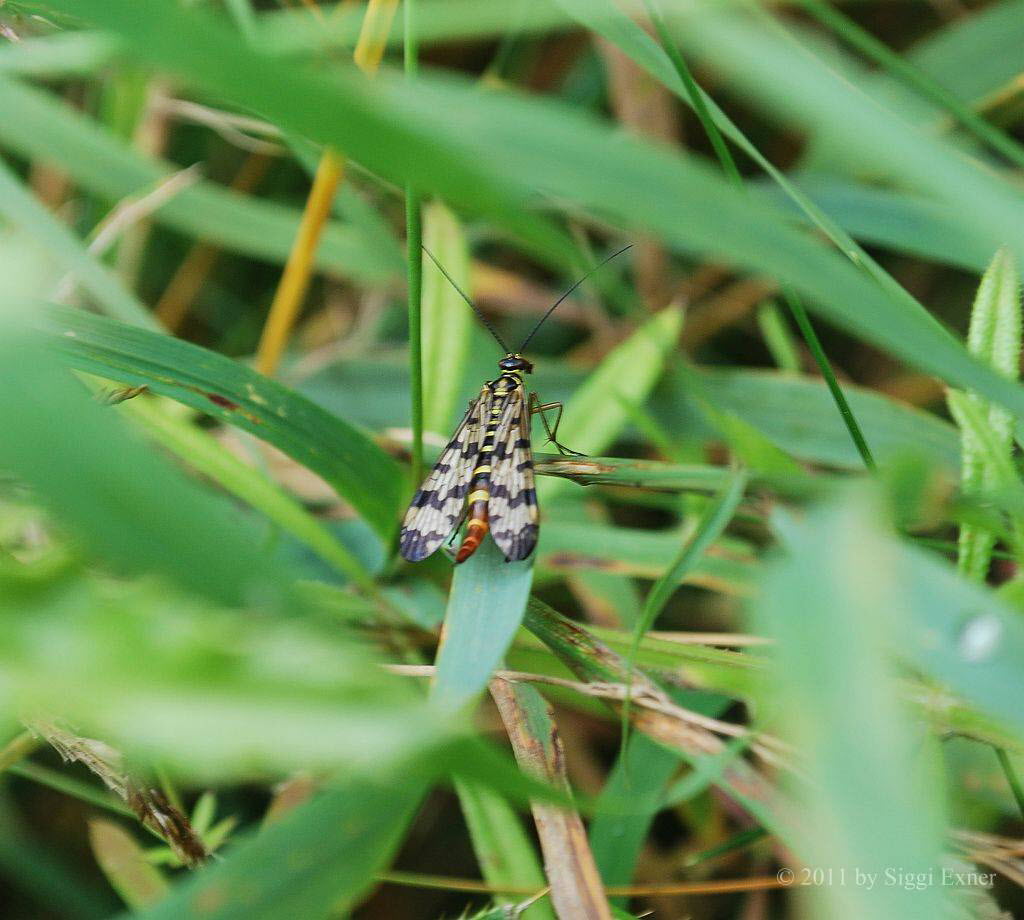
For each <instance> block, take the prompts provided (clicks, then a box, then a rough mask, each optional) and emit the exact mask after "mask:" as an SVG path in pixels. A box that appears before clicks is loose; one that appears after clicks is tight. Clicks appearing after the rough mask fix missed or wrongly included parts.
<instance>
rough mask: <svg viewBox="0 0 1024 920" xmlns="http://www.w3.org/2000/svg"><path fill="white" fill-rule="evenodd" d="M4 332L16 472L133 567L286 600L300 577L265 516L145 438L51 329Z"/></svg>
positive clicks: (8, 461)
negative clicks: (216, 489)
mask: <svg viewBox="0 0 1024 920" xmlns="http://www.w3.org/2000/svg"><path fill="white" fill-rule="evenodd" d="M124 328H126V329H127V328H129V327H124ZM3 333H4V335H3V338H4V341H3V345H2V346H0V354H2V364H3V366H4V367H5V368H6V372H5V373H4V374H3V375H2V378H0V424H2V426H3V428H4V430H5V431H6V432H7V437H5V438H4V439H3V443H2V444H0V466H2V467H3V469H4V470H6V471H7V472H9V473H14V474H16V475H17V476H18V477H19V478H20V479H21V480H22V481H24V482H26V483H28V484H29V485H30V486H32V488H33V489H34V490H35V491H36V493H37V494H38V496H39V498H40V499H41V500H42V501H43V502H44V503H45V504H46V505H47V506H48V507H49V508H50V509H51V510H52V512H53V513H54V514H55V515H56V517H57V519H58V520H59V521H60V522H61V524H63V525H65V526H67V527H68V528H70V529H71V530H72V531H73V532H74V533H75V534H76V535H77V536H78V537H79V538H80V539H81V540H82V541H83V543H84V545H85V546H87V547H88V549H89V551H90V552H91V553H94V554H95V555H96V556H98V557H100V558H103V559H105V560H107V561H108V562H110V563H113V564H114V565H115V567H117V568H119V569H121V570H127V571H132V572H137V573H144V572H161V573H163V574H164V575H166V576H167V577H169V578H171V579H173V580H174V581H177V582H178V583H179V584H182V585H185V586H187V587H189V588H191V589H192V590H195V591H199V592H201V593H203V594H206V595H207V596H209V597H211V598H215V599H217V600H221V601H227V602H233V603H241V602H243V601H245V600H252V599H255V598H256V597H258V596H259V595H260V594H266V597H267V599H270V598H275V597H276V598H277V599H278V600H279V599H280V597H281V594H282V592H283V591H286V590H287V585H288V581H287V579H286V578H285V577H284V570H283V569H282V568H281V567H280V566H278V565H277V564H274V563H272V562H271V560H270V559H269V558H268V553H267V552H266V551H265V550H263V549H261V548H260V541H259V539H258V536H257V533H258V531H257V529H256V527H255V525H254V523H253V522H251V521H248V520H245V519H244V518H243V517H242V515H241V514H240V513H239V512H238V511H236V510H234V509H232V508H231V507H230V506H229V505H228V504H227V503H226V502H224V501H223V500H222V499H220V498H219V497H216V496H214V495H212V494H210V493H209V492H208V491H207V490H205V489H203V488H200V487H199V486H198V485H196V484H194V483H193V482H191V481H189V480H188V479H187V478H186V477H185V476H183V475H182V474H181V473H180V472H179V471H178V470H176V469H175V468H174V467H173V466H172V465H171V464H170V463H169V462H168V461H167V460H166V459H165V458H163V457H162V456H159V455H158V454H156V453H154V452H153V451H151V450H150V449H149V448H148V447H147V446H146V445H145V444H143V443H141V442H140V441H139V440H138V439H136V438H133V437H132V436H131V435H130V434H129V432H128V431H126V430H125V428H124V426H123V425H122V424H121V423H120V422H119V421H118V419H117V418H116V417H115V416H114V415H113V414H112V413H111V412H109V411H107V410H106V409H105V408H104V407H102V406H100V405H99V404H98V403H97V402H95V401H94V400H93V399H91V398H90V396H89V395H88V393H87V392H86V391H85V389H84V388H82V387H81V386H80V385H79V384H78V383H77V382H76V381H74V380H73V379H72V378H71V376H70V375H69V374H68V372H67V370H66V369H65V368H64V367H63V366H62V365H61V362H60V361H59V360H58V359H57V357H56V356H55V355H54V354H53V353H52V352H51V351H50V350H49V349H48V347H47V343H46V342H45V341H43V340H42V338H41V337H40V336H36V335H31V334H29V333H26V332H24V331H21V330H18V331H15V330H14V329H13V328H12V327H11V326H9V325H8V326H5V328H4V330H3ZM143 334H144V335H148V336H152V337H153V338H154V339H155V340H157V341H163V337H162V336H157V335H154V334H153V333H143Z"/></svg>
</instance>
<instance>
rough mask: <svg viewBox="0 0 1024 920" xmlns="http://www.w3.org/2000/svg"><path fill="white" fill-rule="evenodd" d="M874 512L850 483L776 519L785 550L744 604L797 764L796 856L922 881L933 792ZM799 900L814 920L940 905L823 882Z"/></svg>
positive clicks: (931, 868) (936, 840) (883, 888)
mask: <svg viewBox="0 0 1024 920" xmlns="http://www.w3.org/2000/svg"><path fill="white" fill-rule="evenodd" d="M877 518H878V508H877V507H876V506H873V505H872V502H871V501H870V500H867V497H866V496H865V495H863V494H862V493H860V492H858V493H856V494H855V495H850V496H848V498H847V501H845V502H844V503H843V504H842V505H840V506H838V507H832V508H828V509H825V510H818V511H817V512H816V513H815V514H814V515H813V516H811V517H810V518H809V519H808V520H807V522H806V523H803V524H801V525H796V524H795V523H790V522H788V519H787V520H786V522H784V525H783V526H784V532H783V541H784V545H785V547H786V551H787V555H786V558H785V559H783V560H780V561H779V562H778V563H777V564H776V565H775V566H774V567H773V568H772V570H771V572H770V573H769V575H768V577H767V578H766V580H765V583H764V588H763V594H762V596H761V597H760V598H759V600H758V601H757V602H756V604H755V607H754V616H755V620H754V623H755V627H756V628H757V629H758V630H762V631H764V633H765V634H767V635H769V636H771V637H773V638H775V639H776V640H777V643H778V644H777V645H776V646H775V648H774V649H773V653H774V657H775V660H776V663H777V665H776V667H777V670H776V672H775V677H774V681H773V693H772V695H771V697H770V699H771V702H770V703H769V702H768V698H767V697H766V699H765V705H766V707H768V708H767V709H763V710H762V712H766V713H768V712H770V713H779V714H780V716H781V719H782V721H783V723H784V725H785V728H786V732H787V734H788V737H789V739H790V740H792V741H793V742H794V743H795V744H796V746H797V750H798V751H799V754H800V756H801V764H802V765H803V766H804V769H805V770H806V773H807V779H808V782H806V783H802V784H800V785H799V786H797V787H796V788H795V789H794V792H793V795H794V797H795V801H793V802H792V805H791V807H793V808H794V809H797V810H798V811H799V814H800V816H801V818H800V820H799V829H798V835H797V837H796V839H794V840H793V841H791V846H793V847H794V850H795V855H796V856H797V857H798V858H800V859H801V860H805V861H806V862H807V864H808V865H812V864H813V865H815V866H822V867H828V869H830V870H832V871H833V872H835V873H839V872H845V873H847V874H848V875H849V876H851V877H852V875H853V873H854V872H855V871H856V870H858V869H859V870H860V871H861V872H862V873H871V874H872V876H873V877H874V878H875V879H876V880H882V879H885V878H886V875H885V873H886V871H890V872H891V871H892V870H893V867H901V868H902V869H903V871H904V872H908V873H918V872H920V873H925V877H927V873H929V872H932V873H938V872H940V869H939V866H940V857H941V844H942V837H943V831H944V829H943V827H942V819H941V804H940V802H941V799H940V796H939V794H938V790H937V788H935V785H934V779H935V777H934V776H930V775H929V774H928V773H927V771H924V770H923V769H922V764H921V752H920V741H919V732H918V730H917V729H916V728H915V727H914V726H913V725H912V724H911V723H910V721H909V719H908V718H907V714H906V713H905V711H904V708H903V704H902V702H901V699H900V696H901V695H900V692H899V689H898V685H897V682H896V677H895V674H894V672H893V670H892V667H891V665H890V664H889V663H888V662H887V655H886V652H887V649H888V646H889V644H890V642H891V641H892V640H891V637H892V636H893V635H894V634H895V635H899V634H900V630H901V629H903V628H905V626H906V620H905V613H904V610H905V608H903V607H901V606H900V604H899V601H898V597H899V592H900V589H901V584H902V582H901V579H900V577H899V574H898V572H899V570H898V569H897V568H896V567H894V566H893V564H892V559H891V555H890V553H889V552H888V549H887V542H888V541H886V540H885V539H884V537H882V536H881V535H880V534H879V533H878V530H877V525H876V524H875V521H876V520H877ZM867 572H870V573H871V577H870V579H868V578H865V573H867ZM805 897H806V901H807V905H808V909H810V910H811V912H812V913H813V914H815V915H816V916H828V917H835V918H844V920H845V918H850V920H854V918H858V920H859V918H863V917H877V918H880V920H881V918H892V920H896V918H903V917H907V916H910V915H918V914H919V913H920V912H921V911H925V912H928V913H930V914H931V915H932V916H941V915H942V914H943V913H944V911H945V910H946V909H947V908H948V901H947V897H948V895H947V891H946V890H945V889H944V888H943V886H941V885H939V884H935V885H931V886H928V887H926V888H925V889H923V890H921V891H916V890H908V889H907V888H905V887H902V886H899V885H884V884H876V885H875V886H873V887H869V886H868V885H866V884H861V885H856V884H854V885H836V884H832V885H823V886H821V887H816V888H813V889H808V890H807V892H806V895H805Z"/></svg>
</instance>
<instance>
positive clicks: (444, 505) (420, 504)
mask: <svg viewBox="0 0 1024 920" xmlns="http://www.w3.org/2000/svg"><path fill="white" fill-rule="evenodd" d="M490 409H491V391H490V389H489V388H488V387H484V388H483V390H482V391H481V392H480V396H479V397H478V398H477V399H476V401H475V402H473V403H472V404H471V405H470V407H469V411H468V412H467V413H466V415H465V418H463V420H462V421H461V422H460V423H459V427H458V428H456V429H455V434H453V435H452V439H451V440H450V441H449V442H448V445H447V446H446V447H445V449H444V450H443V451H442V452H441V458H440V459H439V460H438V461H437V465H436V466H435V467H434V468H433V469H432V470H431V471H430V475H429V476H427V478H426V479H425V480H424V481H423V485H422V486H421V487H420V490H419V491H418V492H417V493H416V495H415V497H414V498H413V500H412V504H410V505H409V510H408V511H406V512H405V519H404V520H403V521H402V534H401V537H400V539H399V549H400V551H401V553H402V557H403V558H405V559H408V560H409V561H410V562H419V561H420V560H422V559H426V558H427V556H429V555H430V554H431V553H432V552H434V550H436V549H437V548H438V547H439V546H440V545H441V544H442V543H444V541H445V540H446V539H447V538H448V537H449V536H450V535H451V532H452V531H453V530H454V529H455V526H456V524H458V522H459V518H460V516H461V515H462V506H463V504H464V503H465V501H466V493H467V492H468V491H469V484H470V480H471V479H472V476H473V466H474V464H475V462H476V458H477V455H478V454H479V452H480V439H481V438H482V437H483V430H484V424H483V423H484V420H485V419H486V418H487V417H488V413H489V412H490Z"/></svg>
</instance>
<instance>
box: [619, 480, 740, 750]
mask: <svg viewBox="0 0 1024 920" xmlns="http://www.w3.org/2000/svg"><path fill="white" fill-rule="evenodd" d="M746 484H747V476H746V473H744V472H741V471H735V472H734V473H733V475H732V479H731V481H730V482H729V484H728V485H727V486H726V487H725V488H724V489H723V490H722V492H721V494H720V495H719V496H718V497H717V498H716V499H715V500H714V501H713V502H712V503H711V504H710V505H708V507H707V509H706V510H705V512H704V514H703V515H702V516H701V519H700V520H699V521H698V522H697V524H696V527H695V528H694V531H693V535H692V536H691V537H689V538H688V539H687V540H686V541H685V542H684V544H683V546H682V547H681V548H680V550H679V552H678V554H677V555H676V557H675V559H673V560H672V564H671V565H670V566H669V567H668V568H667V569H666V570H665V572H664V573H663V574H662V575H661V577H660V578H659V579H658V580H657V581H656V582H655V583H654V584H653V585H652V586H651V590H650V592H649V593H648V595H647V598H646V600H645V601H644V609H643V613H642V614H641V615H640V620H639V621H638V622H637V624H636V627H635V628H634V630H633V644H632V645H631V646H630V649H629V655H628V656H627V657H626V671H627V672H628V673H629V675H630V687H632V675H633V669H634V666H635V662H636V656H637V652H638V651H639V649H640V642H641V641H642V639H643V637H644V634H645V633H646V632H648V631H649V630H650V628H651V627H652V626H653V625H654V623H655V621H656V620H657V619H658V616H659V615H660V614H661V612H662V610H664V609H665V605H666V604H667V603H668V601H669V598H670V597H671V596H672V595H673V594H674V593H675V591H676V589H677V588H678V587H679V582H680V581H681V580H682V579H683V578H685V577H686V575H687V574H688V573H689V572H690V571H692V569H693V568H694V566H695V565H696V564H697V562H698V561H699V560H700V558H701V557H702V556H703V555H704V553H705V552H707V550H708V549H710V548H711V545H712V544H713V543H714V542H715V540H717V539H718V538H719V537H720V536H721V535H722V533H723V532H724V531H725V528H726V527H728V526H729V522H730V521H731V520H732V517H733V515H734V514H735V513H736V509H737V508H738V507H739V505H740V502H741V501H743V490H744V488H745V487H746ZM630 702H631V700H630V697H629V696H628V695H627V697H626V699H625V701H624V703H623V706H622V749H623V751H624V749H625V745H626V742H627V739H628V735H629V712H630ZM621 756H622V754H621V753H620V757H621Z"/></svg>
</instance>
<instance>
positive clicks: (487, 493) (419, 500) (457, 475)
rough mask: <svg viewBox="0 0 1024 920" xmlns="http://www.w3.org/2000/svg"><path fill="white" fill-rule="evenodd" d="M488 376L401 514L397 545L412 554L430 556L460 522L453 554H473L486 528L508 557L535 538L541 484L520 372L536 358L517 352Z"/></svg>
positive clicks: (521, 555)
mask: <svg viewBox="0 0 1024 920" xmlns="http://www.w3.org/2000/svg"><path fill="white" fill-rule="evenodd" d="M498 366H499V368H500V369H501V372H502V373H501V376H499V377H498V378H497V379H496V380H492V381H490V382H488V383H486V384H484V386H483V389H482V390H481V391H480V395H479V396H478V397H477V398H476V399H475V400H474V401H473V402H472V403H471V404H470V407H469V411H468V412H467V413H466V416H465V418H463V420H462V424H460V425H459V427H458V429H457V430H456V432H455V434H454V436H453V437H452V439H451V441H449V442H448V445H447V447H445V449H444V451H443V452H442V454H441V458H440V459H439V460H438V462H437V465H436V466H435V467H434V469H433V470H432V471H431V473H430V475H429V476H428V477H427V479H426V481H425V482H424V483H423V486H422V488H421V489H420V490H419V492H417V493H416V496H415V498H413V500H412V504H411V505H410V506H409V510H408V511H407V512H406V515H405V520H404V521H403V522H402V536H401V542H400V548H401V552H402V555H403V556H404V557H405V558H406V559H408V560H409V561H410V562H418V561H419V560H421V559H425V558H426V557H427V556H429V555H430V554H431V553H432V552H434V550H436V549H437V548H438V547H439V546H440V545H441V544H442V543H443V542H444V541H445V540H446V539H447V538H448V536H449V535H450V534H451V533H452V531H453V530H455V528H456V527H457V526H458V524H459V520H460V519H461V518H462V516H463V507H464V506H465V508H466V512H465V513H466V514H467V515H468V517H469V523H468V524H467V527H466V536H465V538H464V539H463V541H462V545H461V546H460V547H459V550H458V552H457V553H456V555H455V561H456V562H464V561H465V560H466V559H468V558H469V557H470V556H471V555H473V553H474V552H475V550H476V549H477V547H478V546H479V545H480V543H481V541H482V540H483V538H484V537H485V536H486V535H487V532H488V530H489V531H490V532H491V535H492V536H493V538H494V542H495V543H497V544H498V547H499V548H500V549H501V551H502V552H503V553H504V554H505V558H506V559H508V560H510V561H511V560H517V559H525V558H526V557H527V556H529V555H530V553H531V552H533V548H534V546H535V545H536V543H537V531H538V525H537V517H538V514H537V492H536V490H535V488H534V481H533V458H532V456H531V453H530V406H529V403H528V402H527V400H526V398H525V387H524V384H523V374H524V373H526V374H528V373H530V371H532V370H533V365H531V364H530V362H529V361H527V360H526V359H525V358H522V357H520V356H519V355H517V354H510V355H507V356H506V357H505V358H503V359H502V360H501V361H500V362H499V364H498Z"/></svg>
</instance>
